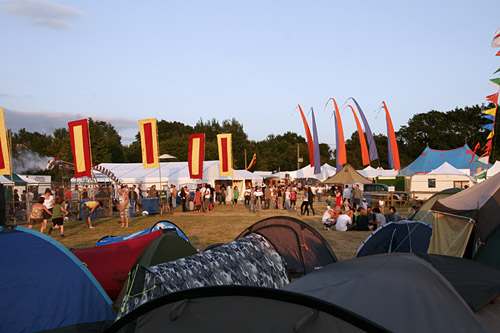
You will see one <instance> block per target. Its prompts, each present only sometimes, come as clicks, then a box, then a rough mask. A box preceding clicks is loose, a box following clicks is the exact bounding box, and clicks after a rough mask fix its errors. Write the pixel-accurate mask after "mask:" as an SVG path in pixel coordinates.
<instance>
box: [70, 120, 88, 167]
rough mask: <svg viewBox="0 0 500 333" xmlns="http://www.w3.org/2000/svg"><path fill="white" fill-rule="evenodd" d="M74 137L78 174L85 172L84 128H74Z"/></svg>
mask: <svg viewBox="0 0 500 333" xmlns="http://www.w3.org/2000/svg"><path fill="white" fill-rule="evenodd" d="M73 137H74V138H75V139H74V140H75V161H76V168H77V170H78V172H85V171H86V167H85V152H84V150H83V147H84V143H83V127H82V126H75V127H73Z"/></svg>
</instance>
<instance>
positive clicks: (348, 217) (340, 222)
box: [335, 209, 354, 231]
mask: <svg viewBox="0 0 500 333" xmlns="http://www.w3.org/2000/svg"><path fill="white" fill-rule="evenodd" d="M353 213H354V212H353V211H352V209H349V210H348V211H347V212H345V214H342V215H340V216H339V217H338V218H337V223H335V230H337V231H347V230H351V229H352V228H351V227H352V216H353ZM350 226H351V227H350Z"/></svg>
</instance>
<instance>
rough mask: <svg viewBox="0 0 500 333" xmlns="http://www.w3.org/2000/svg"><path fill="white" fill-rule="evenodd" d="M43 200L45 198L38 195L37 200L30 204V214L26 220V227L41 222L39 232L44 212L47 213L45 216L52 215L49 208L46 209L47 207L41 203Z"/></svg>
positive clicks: (31, 226)
mask: <svg viewBox="0 0 500 333" xmlns="http://www.w3.org/2000/svg"><path fill="white" fill-rule="evenodd" d="M44 201H45V198H44V197H43V196H40V197H39V198H38V202H36V203H34V204H33V206H31V214H30V218H29V221H28V228H30V229H32V228H33V225H34V224H38V223H40V224H41V227H40V232H43V231H42V230H41V228H42V227H43V219H44V217H43V215H44V212H45V214H47V216H49V217H50V216H52V213H51V212H50V210H48V209H47V207H45V206H44V205H43V202H44Z"/></svg>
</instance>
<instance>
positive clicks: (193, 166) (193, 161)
mask: <svg viewBox="0 0 500 333" xmlns="http://www.w3.org/2000/svg"><path fill="white" fill-rule="evenodd" d="M204 160H205V133H200V134H191V135H190V136H189V153H188V167H189V177H190V178H191V179H203V161H204Z"/></svg>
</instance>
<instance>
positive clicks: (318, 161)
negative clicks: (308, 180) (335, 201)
mask: <svg viewBox="0 0 500 333" xmlns="http://www.w3.org/2000/svg"><path fill="white" fill-rule="evenodd" d="M311 114H312V127H313V140H314V165H312V164H311V166H312V167H314V174H315V175H317V174H320V173H321V159H320V155H319V139H318V129H317V128H316V118H315V117H314V110H313V108H311Z"/></svg>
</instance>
